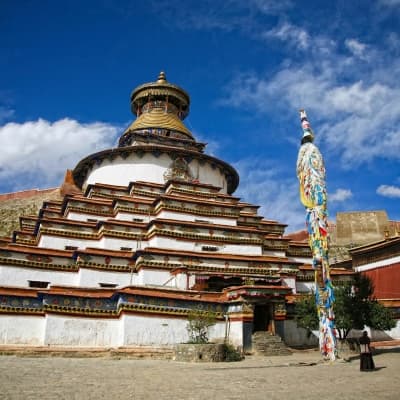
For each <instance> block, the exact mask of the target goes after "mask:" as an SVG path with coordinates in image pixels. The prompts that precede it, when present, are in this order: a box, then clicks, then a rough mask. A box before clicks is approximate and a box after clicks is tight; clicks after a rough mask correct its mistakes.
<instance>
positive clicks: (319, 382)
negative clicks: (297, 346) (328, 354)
mask: <svg viewBox="0 0 400 400" xmlns="http://www.w3.org/2000/svg"><path fill="white" fill-rule="evenodd" d="M374 359H375V364H376V367H377V369H376V371H373V372H360V371H359V359H358V356H357V355H354V356H351V357H349V358H348V359H347V361H344V360H340V361H337V362H334V363H329V362H323V361H321V357H320V355H319V353H318V352H317V351H296V352H294V353H293V354H292V355H289V356H277V357H269V358H267V357H259V356H247V357H246V359H245V360H243V361H241V362H232V363H180V362H176V361H171V360H152V359H141V360H137V359H129V358H120V359H115V358H109V357H97V358H71V357H68V358H65V357H20V356H15V355H10V356H1V357H0V398H1V399H7V400H8V399H24V400H27V399H43V400H47V399H57V400H61V399H111V398H113V399H138V400H141V399H144V400H153V399H156V400H162V399H174V400H195V399H196V400H197V399H209V400H211V399H229V400H232V399H249V400H251V399H253V400H258V399H280V400H284V399H285V400H288V399H289V400H290V399H308V400H313V399H323V398H336V399H346V400H350V399H363V400H368V399H397V398H398V392H399V390H400V384H399V381H398V371H399V369H400V348H392V349H390V348H385V349H379V350H378V351H377V354H375V356H374Z"/></svg>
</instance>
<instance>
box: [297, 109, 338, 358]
mask: <svg viewBox="0 0 400 400" xmlns="http://www.w3.org/2000/svg"><path fill="white" fill-rule="evenodd" d="M300 120H301V127H302V129H303V138H302V140H301V147H300V150H299V154H298V157H297V177H298V178H299V183H300V200H301V202H302V204H303V205H304V207H305V209H306V213H307V215H306V225H307V230H308V238H309V239H308V242H309V245H310V248H311V251H312V257H313V261H312V265H313V268H314V271H315V272H314V273H315V302H316V305H317V312H318V317H319V347H320V351H321V353H322V355H323V356H324V357H326V358H328V359H330V360H331V361H334V360H335V358H336V329H335V315H334V312H333V303H334V301H335V297H334V294H333V286H332V282H331V278H330V271H329V261H328V251H329V248H328V245H329V244H328V241H329V237H328V229H327V204H326V203H327V195H326V184H325V166H324V160H323V158H322V155H321V153H320V151H319V149H318V147H317V146H315V145H314V143H313V142H314V133H313V131H312V129H311V126H310V123H309V122H308V119H307V114H306V112H305V111H304V110H300Z"/></svg>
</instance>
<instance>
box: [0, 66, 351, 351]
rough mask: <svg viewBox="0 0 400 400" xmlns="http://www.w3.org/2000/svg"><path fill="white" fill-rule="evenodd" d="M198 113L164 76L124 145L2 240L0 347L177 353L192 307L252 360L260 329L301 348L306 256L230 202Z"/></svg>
mask: <svg viewBox="0 0 400 400" xmlns="http://www.w3.org/2000/svg"><path fill="white" fill-rule="evenodd" d="M189 106H190V98H189V95H188V94H187V93H186V92H185V91H184V90H182V89H181V88H180V87H178V86H176V85H174V84H171V83H169V82H168V81H167V80H166V77H165V74H164V73H160V75H159V77H158V80H157V81H156V82H151V83H147V84H144V85H141V86H139V87H137V88H136V89H135V90H134V91H133V92H132V95H131V107H132V112H133V113H134V115H135V116H136V119H135V121H134V122H133V123H132V124H131V125H130V126H129V127H128V128H127V129H126V131H125V132H123V134H122V135H121V138H120V140H119V146H118V147H117V148H113V149H107V150H103V151H100V152H97V153H95V154H91V155H89V156H87V157H86V158H84V159H83V160H82V161H80V162H79V163H78V165H77V166H76V167H75V168H74V169H73V171H71V172H67V175H66V178H65V182H64V184H63V186H62V187H61V189H60V190H59V191H58V192H57V193H58V194H59V195H60V197H57V198H47V199H46V200H45V201H43V203H42V205H41V208H40V210H39V211H38V212H37V213H36V214H34V215H24V216H21V217H20V218H19V228H18V229H15V230H14V231H13V233H12V235H11V237H10V238H8V239H4V238H3V239H2V240H1V241H0V343H1V344H5V345H11V344H12V345H46V346H47V345H49V346H76V347H79V346H86V347H96V346H97V347H118V346H136V345H149V346H160V345H166V346H170V345H173V344H176V343H179V342H185V341H187V340H188V332H187V329H186V327H187V317H188V314H189V312H190V311H191V310H193V309H195V310H200V311H202V312H213V313H215V315H216V316H217V323H216V324H215V326H213V327H212V328H211V330H210V338H211V339H215V340H216V339H224V340H229V341H231V342H232V343H233V344H235V345H237V346H242V347H243V348H244V349H251V348H252V334H253V333H254V332H256V331H268V332H270V333H277V334H279V335H280V336H282V337H283V338H284V340H285V341H286V342H287V343H288V344H300V342H301V341H302V340H303V339H304V337H305V335H304V337H302V336H301V333H299V331H298V330H297V329H296V326H295V323H294V322H293V320H292V319H291V318H292V314H291V310H292V308H291V307H292V302H293V298H294V296H296V293H297V292H298V291H299V292H304V291H306V290H308V289H309V288H311V286H310V282H311V280H313V278H312V279H310V277H311V276H312V277H313V271H312V270H311V267H310V262H311V253H310V249H309V247H308V245H307V243H304V242H299V241H295V240H291V239H289V238H286V237H284V236H283V235H284V230H285V227H286V225H285V224H283V223H280V222H277V221H270V220H267V219H264V218H263V217H262V216H260V215H258V213H257V210H258V206H256V205H252V204H249V203H246V202H243V201H241V199H239V198H237V197H235V196H233V193H234V191H235V189H236V188H237V186H238V183H239V176H238V174H237V172H236V170H235V169H234V168H233V167H232V166H230V165H229V164H227V163H226V162H224V161H222V160H219V159H217V158H215V157H212V156H210V155H207V154H206V153H205V152H204V150H205V144H204V143H200V142H197V141H196V139H195V138H194V137H193V135H192V133H191V132H190V131H189V130H188V129H187V127H186V126H185V125H184V123H183V120H184V119H185V117H186V116H187V115H188V113H189ZM347 275H348V271H345V270H342V271H341V270H338V271H337V275H336V276H337V277H338V279H346V277H347Z"/></svg>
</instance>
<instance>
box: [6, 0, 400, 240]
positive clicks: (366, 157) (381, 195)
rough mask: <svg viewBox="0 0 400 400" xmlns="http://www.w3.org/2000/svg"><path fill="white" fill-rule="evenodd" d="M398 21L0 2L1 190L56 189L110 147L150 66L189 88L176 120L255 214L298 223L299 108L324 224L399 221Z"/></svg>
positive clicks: (249, 6) (371, 16) (289, 9)
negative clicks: (322, 168) (310, 136)
mask: <svg viewBox="0 0 400 400" xmlns="http://www.w3.org/2000/svg"><path fill="white" fill-rule="evenodd" d="M399 20H400V0H376V1H373V0H353V1H344V0H336V1H321V0H315V1H295V0H280V1H276V0H274V1H272V0H246V1H242V0H227V1H222V0H218V1H216V0H214V1H206V0H204V1H202V0H198V1H191V0H186V1H181V0H179V1H175V0H167V1H151V0H148V1H138V0H137V1H136V0H134V1H122V0H121V1H111V0H103V1H101V0H98V1H94V0H93V1H91V0H85V1H73V0H71V1H65V2H59V1H45V0H41V1H39V0H36V1H28V0H26V1H22V0H2V1H1V2H0V37H1V41H0V71H1V73H0V140H1V143H2V146H1V150H0V192H10V191H15V190H24V189H28V188H48V187H56V186H59V185H60V183H61V181H62V178H63V175H64V173H65V170H66V169H67V168H73V167H74V166H75V165H76V164H77V163H78V161H79V160H80V159H81V158H83V157H85V156H86V155H88V154H90V153H93V152H96V151H98V150H101V149H105V148H109V147H112V146H115V144H116V142H117V138H118V137H119V135H120V134H121V133H122V131H123V130H124V128H126V127H127V126H128V124H129V123H130V122H131V121H132V120H133V116H132V114H131V113H130V106H129V96H130V92H131V90H132V89H133V88H135V87H136V86H137V85H139V84H142V83H144V82H149V81H153V80H155V79H156V77H157V75H158V73H159V72H160V71H161V70H164V71H165V72H166V74H167V79H168V80H169V81H170V82H173V83H176V84H178V85H179V86H181V87H183V88H184V89H185V90H186V91H187V92H189V94H190V96H191V112H190V115H189V117H188V118H187V119H186V120H185V121H186V125H187V126H188V127H189V128H190V129H191V130H192V132H193V133H194V135H195V136H196V138H197V139H198V140H200V141H205V142H207V143H208V147H207V152H208V153H209V154H213V155H215V156H217V157H219V158H222V159H224V160H225V161H227V162H229V163H231V164H232V165H233V166H234V167H236V169H237V170H238V172H239V173H240V178H241V183H240V186H239V189H238V190H237V191H236V193H235V194H236V195H238V196H240V197H241V198H242V199H243V200H244V201H248V202H251V203H255V204H258V205H260V206H261V209H260V212H261V214H262V215H264V217H266V218H268V219H276V220H278V221H280V222H284V223H287V224H289V227H288V229H287V231H288V232H289V231H293V230H296V229H300V228H302V227H303V226H304V210H303V207H302V205H301V204H300V201H299V198H298V183H297V177H296V172H295V165H296V158H297V152H298V149H299V141H300V138H301V136H302V132H301V128H300V122H299V118H298V109H299V108H305V109H306V110H307V113H308V116H309V120H310V122H311V125H312V127H313V130H314V132H315V135H316V144H317V145H318V146H319V148H320V150H321V152H322V154H323V156H324V159H325V164H326V169H327V187H328V208H329V214H330V219H334V218H335V215H336V212H338V211H360V210H380V209H384V210H386V211H387V213H388V216H389V219H393V220H400V209H399V201H400V172H399V171H400V79H399V76H400V57H399V55H400V23H399Z"/></svg>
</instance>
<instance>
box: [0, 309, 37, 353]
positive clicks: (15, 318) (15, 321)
mask: <svg viewBox="0 0 400 400" xmlns="http://www.w3.org/2000/svg"><path fill="white" fill-rule="evenodd" d="M44 330H45V317H44V316H28V315H0V344H3V345H4V344H8V345H12V344H18V345H27V346H42V345H43V344H44V342H43V338H44Z"/></svg>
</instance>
